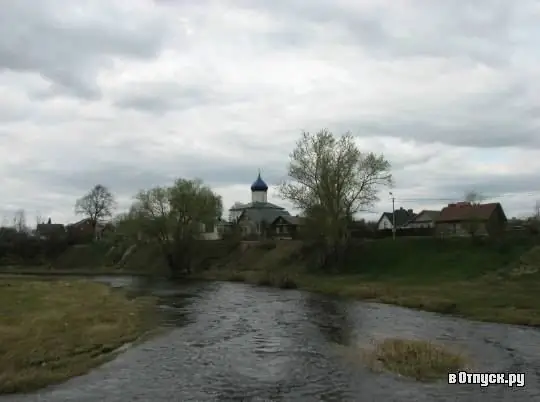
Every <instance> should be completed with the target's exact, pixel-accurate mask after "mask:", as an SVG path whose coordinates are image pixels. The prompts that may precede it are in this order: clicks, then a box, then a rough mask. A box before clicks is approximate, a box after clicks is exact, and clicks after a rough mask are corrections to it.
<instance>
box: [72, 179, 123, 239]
mask: <svg viewBox="0 0 540 402" xmlns="http://www.w3.org/2000/svg"><path fill="white" fill-rule="evenodd" d="M115 206H116V202H115V200H114V196H113V194H112V193H111V192H110V191H109V189H108V188H107V187H105V186H103V185H101V184H97V185H96V186H94V188H93V189H92V190H90V191H89V192H88V193H87V194H86V195H84V196H83V197H81V198H79V199H78V200H77V202H76V203H75V212H76V213H77V214H80V215H84V216H86V217H87V218H88V219H90V223H91V224H92V228H93V229H94V232H95V230H96V225H97V223H98V221H99V220H101V219H104V218H108V217H110V216H112V212H113V210H114V208H115Z"/></svg>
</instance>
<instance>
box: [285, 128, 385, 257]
mask: <svg viewBox="0 0 540 402" xmlns="http://www.w3.org/2000/svg"><path fill="white" fill-rule="evenodd" d="M390 168H391V166H390V163H389V162H388V161H387V160H386V159H385V158H384V156H383V155H375V154H373V153H371V152H369V153H363V152H361V151H360V150H359V149H358V147H357V146H356V144H355V142H354V138H353V137H352V135H351V134H350V133H346V134H345V135H343V136H340V137H336V136H334V135H333V134H332V133H331V132H329V131H328V130H326V129H325V130H321V131H319V132H318V133H316V134H314V135H313V134H310V133H308V132H304V133H302V136H301V138H300V140H299V141H298V142H297V143H296V148H295V149H294V150H293V152H292V153H291V154H290V162H289V166H288V176H289V180H287V181H285V182H284V183H282V185H281V187H280V193H281V196H282V197H283V198H284V199H287V200H289V201H290V202H291V203H292V204H293V205H294V206H295V207H296V208H298V209H300V210H301V211H302V212H303V214H304V216H305V217H306V228H308V227H309V228H310V229H308V230H307V229H306V230H305V232H309V233H312V234H314V235H316V236H317V237H318V238H319V239H320V240H321V241H324V243H325V246H326V247H325V249H326V251H327V256H334V257H337V256H339V250H341V249H342V247H341V246H342V245H344V244H345V243H346V242H347V240H348V235H349V230H348V228H349V223H350V222H351V221H352V220H353V216H354V214H355V213H357V212H359V211H362V210H366V209H368V208H370V207H371V206H372V205H373V204H374V203H375V202H376V201H377V200H378V196H377V193H378V189H379V187H380V186H382V185H391V184H392V175H391V173H390ZM326 260H327V258H325V261H326Z"/></svg>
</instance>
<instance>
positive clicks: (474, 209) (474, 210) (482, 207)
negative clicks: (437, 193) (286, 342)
mask: <svg viewBox="0 0 540 402" xmlns="http://www.w3.org/2000/svg"><path fill="white" fill-rule="evenodd" d="M497 208H501V212H502V207H501V204H500V203H498V202H494V203H490V204H478V205H471V204H470V203H468V202H457V203H455V204H448V206H447V207H444V208H443V209H442V211H441V214H440V215H439V217H438V218H437V222H460V221H466V220H469V219H480V220H488V219H489V218H490V216H491V215H492V214H493V213H494V212H495V211H496V210H497ZM503 216H504V212H503ZM505 219H506V217H505Z"/></svg>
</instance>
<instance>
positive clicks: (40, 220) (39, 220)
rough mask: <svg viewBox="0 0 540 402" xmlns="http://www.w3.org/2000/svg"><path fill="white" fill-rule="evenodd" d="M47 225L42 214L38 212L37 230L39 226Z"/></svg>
mask: <svg viewBox="0 0 540 402" xmlns="http://www.w3.org/2000/svg"><path fill="white" fill-rule="evenodd" d="M43 223H45V218H43V216H42V215H41V213H40V212H39V211H38V212H36V228H37V226H38V225H41V224H43Z"/></svg>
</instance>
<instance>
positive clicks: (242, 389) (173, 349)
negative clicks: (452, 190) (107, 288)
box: [0, 277, 540, 402]
mask: <svg viewBox="0 0 540 402" xmlns="http://www.w3.org/2000/svg"><path fill="white" fill-rule="evenodd" d="M97 280H100V281H103V282H105V283H109V284H111V285H112V286H117V287H127V288H130V289H132V290H133V291H134V292H142V293H145V292H150V293H152V294H154V295H156V296H158V297H159V300H160V306H159V309H160V310H161V312H162V313H163V314H162V316H163V326H165V327H168V328H169V329H170V330H169V331H166V332H164V333H163V334H161V335H159V336H157V337H155V338H153V339H151V340H149V341H147V342H145V343H143V344H140V345H137V346H134V347H133V348H130V349H128V350H127V351H126V352H124V353H122V354H121V355H120V356H119V357H118V358H116V359H115V360H113V361H111V362H109V363H107V364H105V365H103V366H102V367H100V368H97V369H95V370H93V371H92V372H90V373H89V374H87V375H83V376H81V377H77V378H74V379H72V380H69V381H67V382H65V383H63V384H60V385H57V386H53V387H49V388H47V389H44V390H41V391H39V392H36V393H33V394H27V395H9V396H3V397H0V401H1V402H34V401H35V402H38V401H39V402H61V401H62V402H64V401H66V402H67V401H73V402H98V401H99V402H116V401H118V402H120V401H122V402H124V401H141V402H160V401H162V402H171V401H359V402H361V401H366V402H371V401H374V402H375V401H381V402H382V401H388V402H390V401H413V400H414V401H429V402H434V401H474V402H481V401H520V402H522V401H540V381H539V378H540V331H539V330H536V329H531V328H525V327H517V326H509V325H500V324H489V323H479V322H471V321H467V320H463V319H458V318H453V317H447V316H439V315H436V314H432V313H427V312H420V311H414V310H409V309H405V308H400V307H394V306H387V305H382V304H375V303H365V302H352V301H343V300H342V301H339V300H333V299H331V298H327V297H323V296H320V295H315V294H310V293H307V292H302V291H298V290H281V289H271V288H263V287H255V286H250V285H246V284H238V283H204V284H201V283H198V284H188V285H175V284H173V283H171V282H167V281H155V280H154V281H152V282H151V283H149V282H148V279H137V278H121V277H120V278H119V277H116V278H105V277H103V278H97ZM384 337H402V338H413V339H425V340H433V341H439V342H442V343H446V344H449V345H452V346H453V347H456V348H460V349H461V350H463V351H464V352H465V353H467V354H468V355H469V356H470V357H471V359H472V362H473V369H474V371H476V372H512V373H514V372H516V373H517V372H519V373H525V381H526V385H525V387H523V388H508V387H507V386H504V385H491V386H489V387H481V386H480V385H449V384H447V383H446V381H440V382H436V383H420V382H416V381H414V380H411V379H407V378H403V377H398V376H396V375H393V374H386V373H382V374H381V373H374V372H372V371H370V370H369V369H368V368H367V367H366V366H365V364H363V362H362V359H361V358H360V352H358V349H359V348H360V347H365V346H367V345H369V344H370V342H372V341H373V340H380V339H382V338H384Z"/></svg>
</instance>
